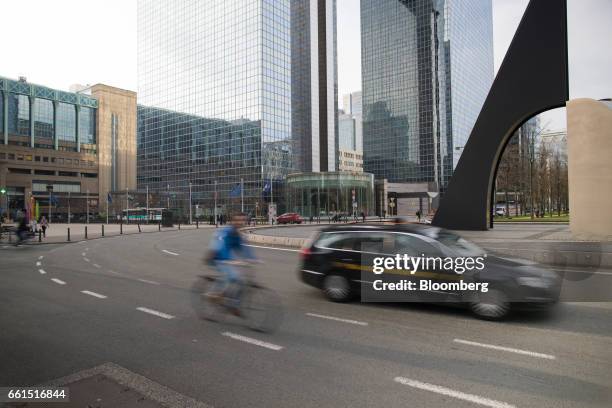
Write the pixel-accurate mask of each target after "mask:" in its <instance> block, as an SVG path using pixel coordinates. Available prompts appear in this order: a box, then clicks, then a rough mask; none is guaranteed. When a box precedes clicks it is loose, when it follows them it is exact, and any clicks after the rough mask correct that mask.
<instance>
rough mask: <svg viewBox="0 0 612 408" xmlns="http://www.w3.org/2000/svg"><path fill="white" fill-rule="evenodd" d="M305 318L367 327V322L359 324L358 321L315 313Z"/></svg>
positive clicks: (307, 314)
mask: <svg viewBox="0 0 612 408" xmlns="http://www.w3.org/2000/svg"><path fill="white" fill-rule="evenodd" d="M306 316H311V317H318V318H320V319H327V320H334V321H336V322H342V323H350V324H356V325H358V326H367V325H368V323H367V322H360V321H359V320H351V319H342V318H340V317H334V316H326V315H321V314H317V313H306Z"/></svg>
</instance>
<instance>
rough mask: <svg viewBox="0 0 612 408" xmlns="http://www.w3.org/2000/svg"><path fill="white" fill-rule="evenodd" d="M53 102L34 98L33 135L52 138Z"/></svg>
mask: <svg viewBox="0 0 612 408" xmlns="http://www.w3.org/2000/svg"><path fill="white" fill-rule="evenodd" d="M53 133H54V132H53V102H51V101H50V100H47V99H40V98H36V99H34V136H35V137H46V138H53Z"/></svg>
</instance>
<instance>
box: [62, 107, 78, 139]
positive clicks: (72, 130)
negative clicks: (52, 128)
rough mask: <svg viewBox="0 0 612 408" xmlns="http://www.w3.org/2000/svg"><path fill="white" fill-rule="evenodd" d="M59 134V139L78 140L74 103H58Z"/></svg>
mask: <svg viewBox="0 0 612 408" xmlns="http://www.w3.org/2000/svg"><path fill="white" fill-rule="evenodd" d="M57 134H58V138H59V140H65V141H69V142H76V109H75V108H74V105H70V104H67V103H60V104H59V105H58V107H57Z"/></svg>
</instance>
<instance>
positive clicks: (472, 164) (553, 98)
mask: <svg viewBox="0 0 612 408" xmlns="http://www.w3.org/2000/svg"><path fill="white" fill-rule="evenodd" d="M567 65H568V62H567V2H566V0H547V1H541V0H531V1H530V2H529V5H528V6H527V9H526V10H525V14H524V15H523V18H522V19H521V22H520V24H519V26H518V29H517V31H516V33H515V35H514V38H513V39H512V43H511V44H510V47H509V48H508V52H507V53H506V56H505V57H504V61H503V63H502V65H501V67H500V69H499V72H498V73H497V76H496V77H495V80H494V81H493V85H492V86H491V90H490V91H489V94H488V96H487V99H486V101H485V103H484V105H483V107H482V110H481V111H480V114H479V115H478V119H477V120H476V123H475V125H474V128H473V129H472V133H471V134H470V137H469V139H468V141H467V143H466V145H465V147H464V150H463V154H462V155H461V158H460V159H459V163H457V167H456V168H455V171H454V173H453V176H452V177H451V179H450V182H449V185H448V189H447V191H446V193H445V194H444V197H443V198H442V200H441V201H440V206H439V208H438V211H437V212H436V215H435V217H434V219H433V222H432V224H434V225H437V226H440V227H444V228H450V229H459V230H486V229H487V228H488V227H489V226H491V227H492V226H493V220H492V219H491V217H490V214H491V211H490V208H491V205H493V202H494V200H493V197H492V194H493V183H494V181H495V177H496V173H497V167H498V165H499V161H500V159H501V155H502V153H503V151H504V149H505V147H506V144H507V143H508V141H509V140H510V138H511V136H512V135H513V134H514V132H515V131H516V129H518V128H519V127H520V126H521V125H522V124H523V123H524V122H525V121H527V120H528V119H529V118H531V117H533V116H535V115H537V114H538V113H541V112H544V111H546V110H549V109H554V108H558V107H561V106H565V103H566V101H567V100H568V99H569V83H568V67H567Z"/></svg>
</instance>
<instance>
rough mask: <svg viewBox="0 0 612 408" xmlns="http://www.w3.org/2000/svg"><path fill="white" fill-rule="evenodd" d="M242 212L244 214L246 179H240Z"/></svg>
mask: <svg viewBox="0 0 612 408" xmlns="http://www.w3.org/2000/svg"><path fill="white" fill-rule="evenodd" d="M240 212H241V213H244V179H243V178H241V179H240Z"/></svg>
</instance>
